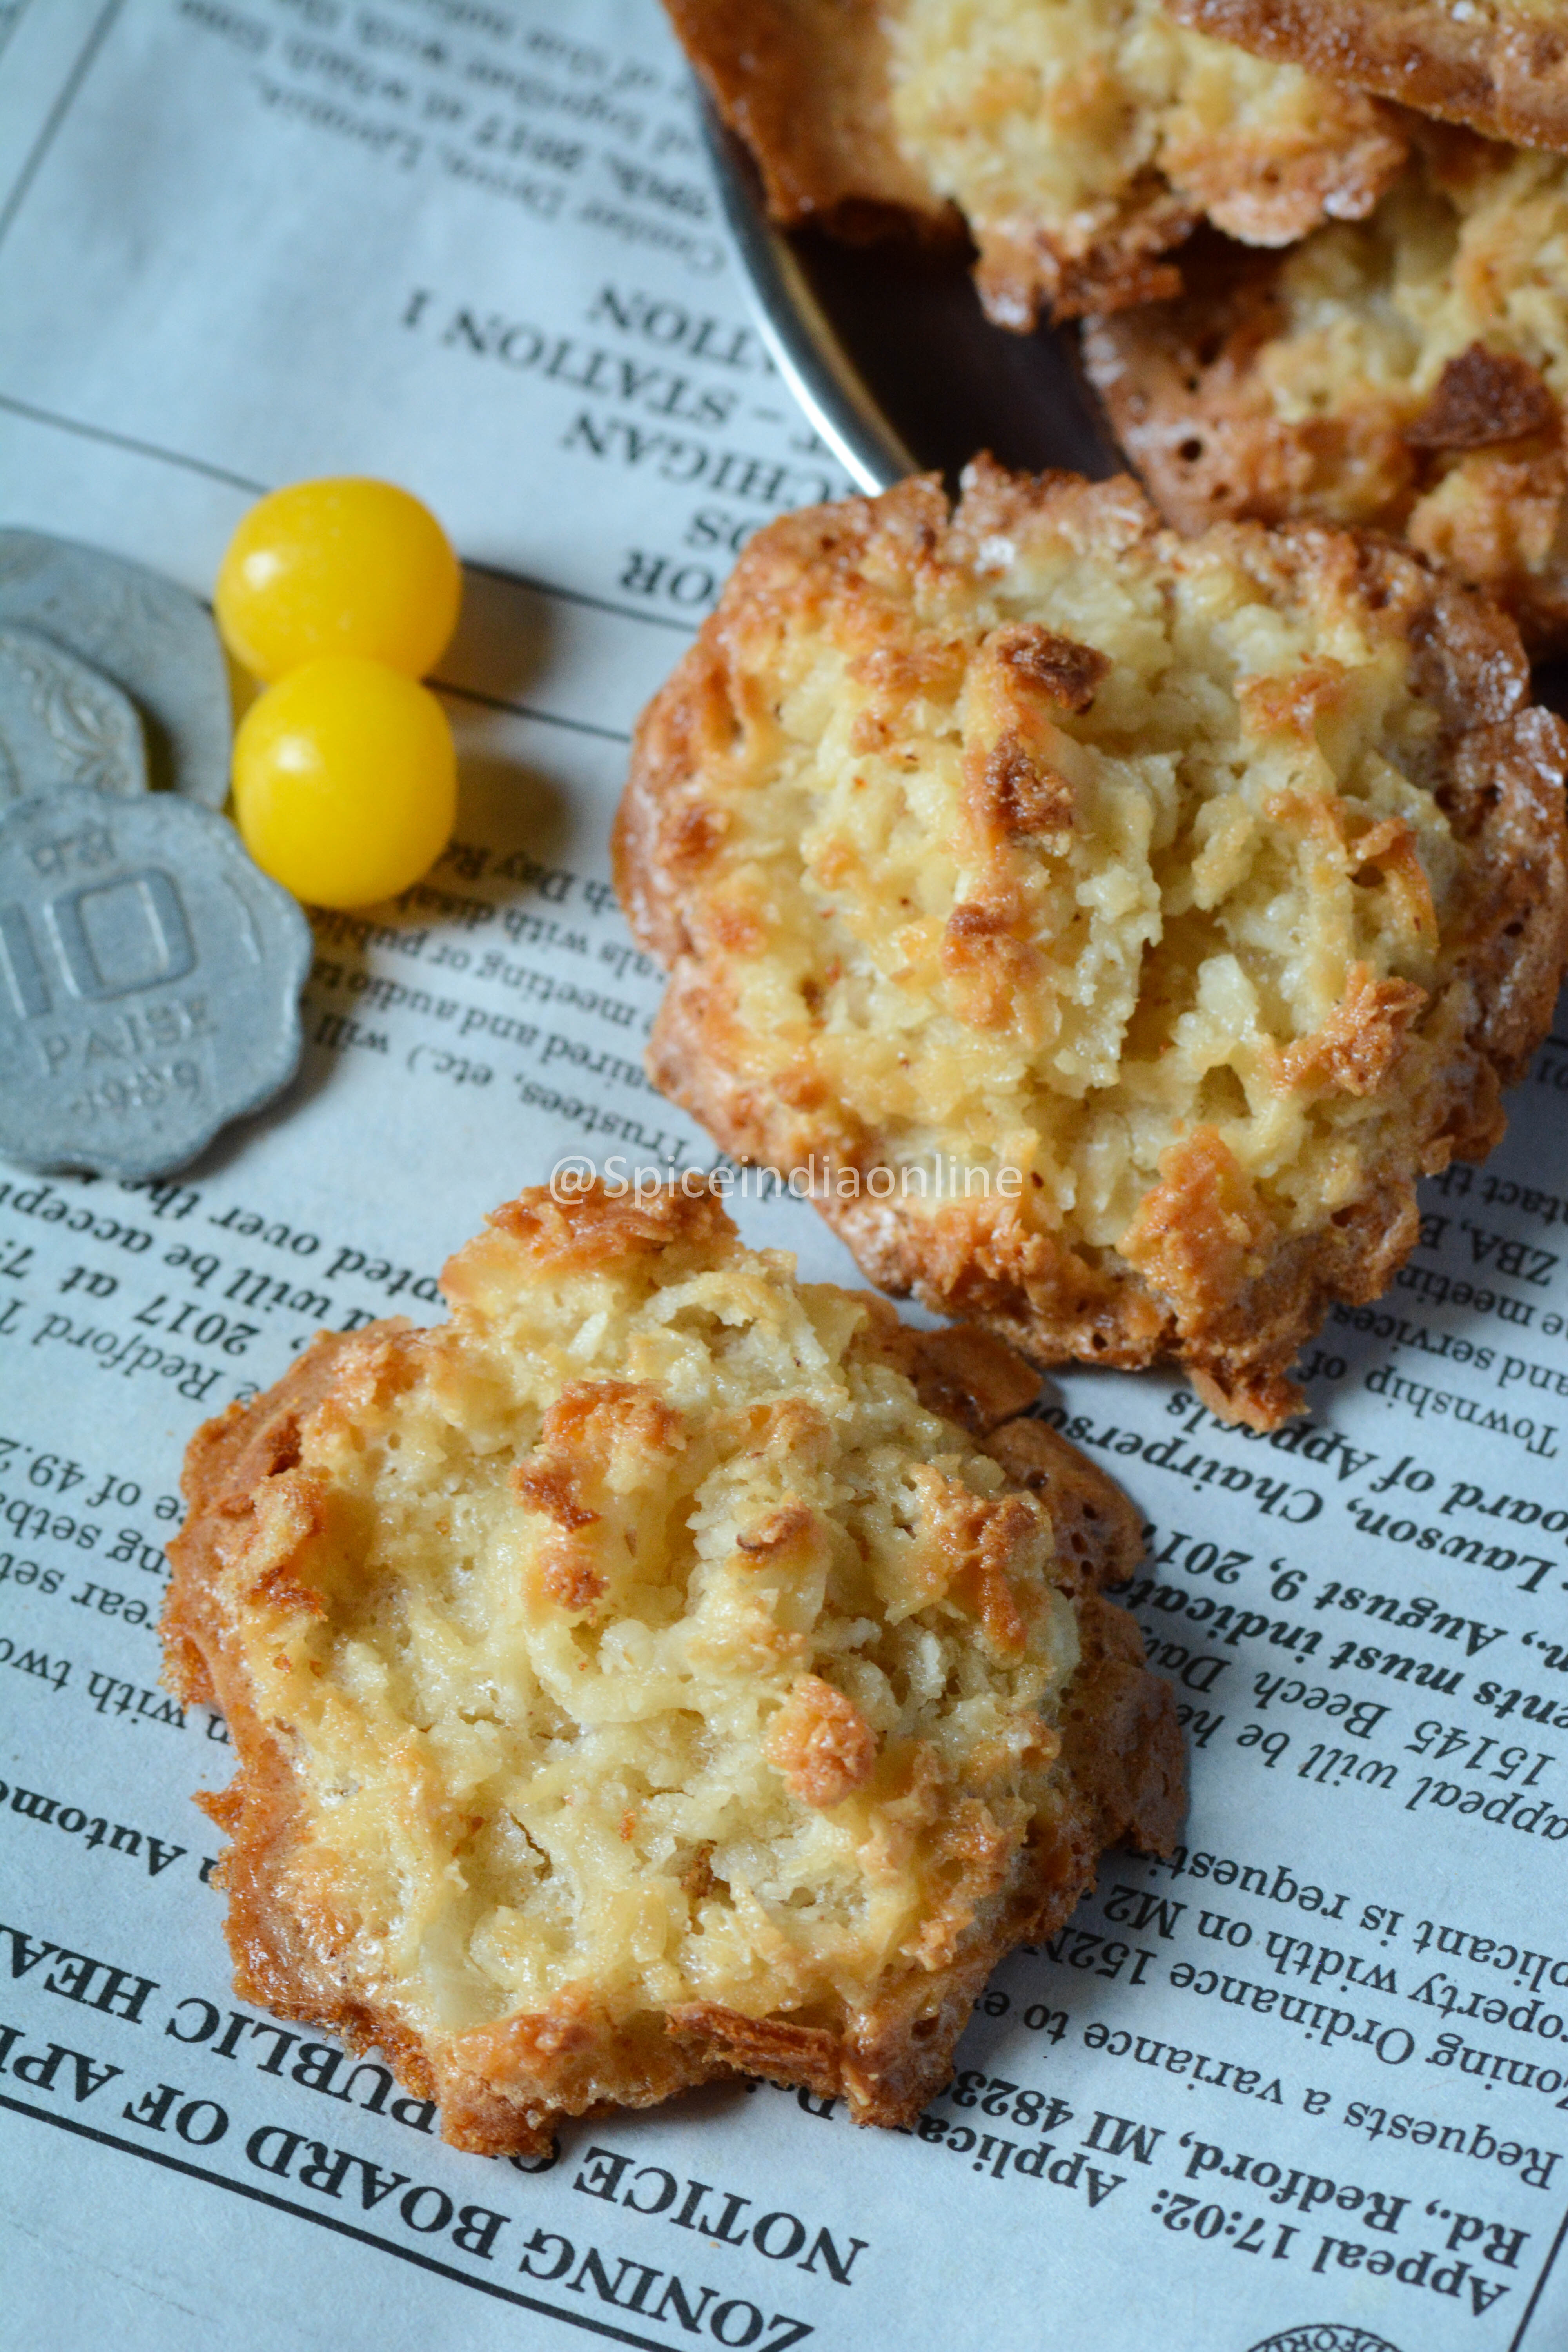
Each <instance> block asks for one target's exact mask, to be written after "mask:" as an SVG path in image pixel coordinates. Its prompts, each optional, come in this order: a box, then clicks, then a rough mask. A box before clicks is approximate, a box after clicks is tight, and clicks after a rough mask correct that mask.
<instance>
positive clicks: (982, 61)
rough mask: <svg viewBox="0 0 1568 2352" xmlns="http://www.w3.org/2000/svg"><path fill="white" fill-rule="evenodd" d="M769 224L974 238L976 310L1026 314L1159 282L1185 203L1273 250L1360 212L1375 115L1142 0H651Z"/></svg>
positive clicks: (1096, 304)
mask: <svg viewBox="0 0 1568 2352" xmlns="http://www.w3.org/2000/svg"><path fill="white" fill-rule="evenodd" d="M666 5H667V6H668V12H669V15H670V16H671V18H672V20H673V22H674V25H675V28H676V31H677V32H678V33H679V36H680V38H681V40H682V41H683V42H684V44H685V46H686V49H687V53H688V55H689V57H690V58H691V60H692V62H693V64H694V65H695V66H696V67H697V68H698V69H699V70H700V73H701V74H702V76H703V79H704V80H705V81H706V82H707V84H708V87H709V89H710V91H711V92H712V94H713V96H714V99H715V100H716V101H717V103H718V105H719V108H720V110H721V112H722V114H723V115H724V117H725V119H726V121H728V122H729V123H730V124H731V127H732V128H733V129H734V130H735V131H738V132H739V133H740V135H741V137H742V139H743V140H744V141H745V142H746V143H747V145H748V146H749V147H750V149H751V151H752V154H753V155H754V156H755V158H756V160H757V163H758V165H759V167H760V169H761V171H762V174H763V183H764V185H765V187H766V191H767V197H768V204H769V208H770V210H771V211H772V213H773V216H774V218H775V219H777V220H780V221H783V222H785V223H790V224H795V223H799V222H802V221H809V220H816V221H820V222H822V223H823V224H825V225H826V226H828V227H830V228H836V229H838V230H839V231H841V232H843V233H846V234H847V235H850V236H866V235H868V234H875V233H877V232H878V231H879V229H884V228H886V227H888V226H890V225H895V224H902V225H905V226H912V227H914V228H915V229H916V230H917V231H918V232H919V233H920V234H921V235H924V236H943V235H945V236H952V235H955V234H956V233H957V232H958V229H959V226H960V221H961V218H962V220H963V221H964V222H966V223H967V225H968V227H969V229H970V231H971V233H972V235H973V238H974V242H975V243H976V245H977V246H978V247H979V248H980V258H979V262H978V265H977V270H976V276H977V280H978V284H979V288H980V293H981V297H982V299H983V300H984V304H985V307H986V310H988V312H989V313H990V315H991V317H992V318H993V319H994V320H996V321H997V322H998V324H1000V325H1002V326H1005V327H1018V328H1029V327H1032V326H1033V325H1034V323H1035V320H1036V317H1037V313H1039V312H1040V311H1042V310H1043V311H1045V312H1047V314H1050V315H1054V316H1056V317H1058V318H1068V317H1076V316H1077V315H1078V314H1079V313H1080V312H1082V311H1085V310H1115V309H1118V308H1120V307H1121V306H1122V305H1123V304H1126V303H1132V302H1145V301H1150V300H1152V299H1156V298H1157V297H1159V296H1161V295H1165V294H1171V293H1173V292H1174V291H1175V290H1176V289H1177V287H1178V285H1179V283H1180V280H1179V277H1178V274H1177V272H1176V270H1175V269H1174V268H1173V266H1172V264H1171V263H1170V261H1169V260H1168V259H1166V258H1165V257H1166V256H1167V255H1168V253H1169V252H1170V250H1171V248H1172V247H1175V246H1177V245H1179V244H1180V243H1181V242H1182V240H1183V239H1184V237H1185V236H1187V234H1188V232H1189V231H1190V230H1191V228H1192V227H1193V226H1194V222H1196V221H1198V220H1201V219H1203V218H1205V217H1206V218H1208V219H1210V220H1212V221H1215V222H1217V223H1218V224H1219V225H1220V226H1222V227H1223V228H1225V229H1226V230H1227V231H1228V232H1229V233H1230V234H1231V235H1232V236H1237V237H1240V238H1243V239H1244V240H1246V241H1247V242H1248V243H1255V244H1259V245H1266V246H1277V245H1285V244H1288V243H1289V241H1290V240H1291V239H1292V238H1294V237H1299V236H1304V235H1305V234H1306V232H1307V231H1308V230H1309V229H1310V228H1312V227H1314V226H1316V225H1317V224H1318V223H1319V222H1320V221H1321V220H1324V219H1327V218H1339V219H1346V218H1355V217H1359V216H1360V215H1362V214H1363V213H1365V212H1367V211H1368V210H1370V208H1371V206H1372V205H1373V204H1374V203H1375V202H1376V200H1377V197H1378V195H1379V194H1380V193H1381V192H1382V190H1383V189H1384V187H1386V186H1387V184H1388V183H1389V181H1390V180H1391V179H1392V178H1393V177H1394V174H1395V173H1397V171H1398V169H1399V166H1400V163H1401V161H1402V159H1403V156H1404V152H1405V149H1404V140H1403V135H1402V133H1401V131H1400V130H1399V127H1398V125H1397V122H1396V121H1395V119H1394V116H1393V114H1392V113H1391V112H1390V111H1389V110H1387V109H1386V108H1384V107H1381V106H1379V105H1378V103H1377V102H1376V101H1375V100H1370V99H1368V98H1366V97H1365V96H1363V94H1362V93H1361V92H1360V91H1358V90H1352V89H1338V88H1334V87H1331V85H1330V84H1328V83H1325V82H1323V81H1321V80H1319V79H1316V78H1315V77H1314V76H1312V75H1310V74H1306V73H1303V72H1301V71H1300V69H1299V68H1296V67H1280V66H1273V65H1265V64H1261V63H1260V62H1259V61H1258V58H1254V57H1251V56H1249V55H1248V54H1247V51H1246V50H1245V49H1240V48H1237V47H1233V46H1232V45H1230V44H1229V43H1226V42H1219V41H1211V40H1208V39H1205V37H1203V36H1202V35H1201V34H1194V33H1191V32H1188V31H1185V30H1184V29H1183V28H1182V27H1181V26H1178V25H1176V24H1175V23H1174V22H1173V20H1172V19H1171V18H1170V17H1169V16H1166V15H1165V14H1164V13H1163V10H1162V8H1161V7H1160V5H1159V0H1110V5H1107V0H1055V5H1049V6H1043V5H1040V0H900V4H899V5H892V6H887V5H877V0H745V5H741V6H735V5H731V0H666Z"/></svg>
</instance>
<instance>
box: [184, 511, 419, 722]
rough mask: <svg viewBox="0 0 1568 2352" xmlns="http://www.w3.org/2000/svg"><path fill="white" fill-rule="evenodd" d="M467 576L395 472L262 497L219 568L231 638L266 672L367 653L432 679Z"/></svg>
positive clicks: (280, 673)
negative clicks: (387, 477)
mask: <svg viewBox="0 0 1568 2352" xmlns="http://www.w3.org/2000/svg"><path fill="white" fill-rule="evenodd" d="M461 596H462V575H461V573H460V572H459V571H458V559H457V557H456V556H455V555H454V554H453V552H452V546H451V541H449V540H448V539H447V534H446V532H445V531H444V530H442V528H441V526H440V524H439V523H438V522H437V520H436V518H435V516H434V515H433V514H432V513H431V511H430V509H429V508H428V507H426V506H422V505H421V504H420V502H419V500H418V499H416V498H414V497H412V496H411V495H410V493H409V492H408V491H407V490H400V489H398V488H397V487H396V485H395V483H392V482H374V481H368V480H363V479H360V478H356V477H354V476H352V475H349V476H344V477H343V478H342V479H339V480H329V481H321V482H295V483H294V484H293V485H292V486H291V487H290V488H288V489H284V490H274V491H273V492H272V494H271V496H270V498H265V499H261V500H260V501H259V503H258V505H256V506H253V507H252V508H251V509H250V512H249V513H248V514H247V516H246V518H245V520H244V521H243V522H242V523H241V524H240V526H239V529H238V530H237V531H236V532H235V534H234V537H233V538H232V539H231V540H230V541H229V543H228V548H227V551H226V554H225V556H224V559H223V562H222V564H221V566H220V567H219V571H218V575H217V588H216V593H215V595H214V597H213V607H214V610H215V612H216V615H217V625H218V628H219V631H220V632H221V634H222V636H223V640H224V643H225V644H226V646H228V648H229V650H230V652H231V653H232V654H233V655H234V656H235V657H236V659H237V660H238V661H241V662H243V663H244V665H245V667H246V668H247V669H248V670H251V671H253V672H254V673H255V675H256V676H257V677H266V678H276V677H286V676H287V675H288V673H289V671H290V670H291V669H298V668H299V667H300V663H301V662H308V661H314V660H315V659H316V658H317V657H318V656H320V655H322V654H363V655H364V656H366V657H367V658H368V659H369V660H371V661H381V662H385V663H386V664H387V665H388V666H389V667H391V668H393V669H399V670H402V671H403V672H404V674H405V676H406V677H424V675H425V673H426V670H428V669H431V668H433V667H434V666H435V664H436V663H437V661H438V660H439V659H440V657H441V655H442V653H443V652H444V651H445V649H446V646H447V642H448V640H449V639H450V637H451V635H452V632H453V630H454V629H455V628H456V627H457V625H458V603H459V601H460V600H461Z"/></svg>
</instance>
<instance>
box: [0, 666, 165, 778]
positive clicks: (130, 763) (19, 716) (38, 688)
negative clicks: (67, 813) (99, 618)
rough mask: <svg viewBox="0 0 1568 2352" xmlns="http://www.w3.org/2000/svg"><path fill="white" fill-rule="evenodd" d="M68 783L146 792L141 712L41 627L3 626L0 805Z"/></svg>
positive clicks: (0, 683) (0, 711)
mask: <svg viewBox="0 0 1568 2352" xmlns="http://www.w3.org/2000/svg"><path fill="white" fill-rule="evenodd" d="M61 784H87V785H89V786H90V787H91V789H92V790H93V791H94V792H99V793H144V792H145V791H146V789H147V752H146V747H145V745H144V744H143V742H142V721H141V720H140V719H138V718H137V716H136V707H135V705H134V703H132V700H131V698H130V697H129V696H128V695H124V694H121V691H120V688H118V687H117V686H115V685H113V684H112V683H111V681H110V679H108V678H107V677H104V676H103V675H102V673H101V672H100V671H99V670H96V669H90V668H89V667H88V665H87V663H86V662H84V661H79V660H78V659H77V656H75V654H68V653H67V651H66V649H65V647H64V646H57V645H56V644H54V642H53V641H52V640H51V639H50V638H48V637H44V636H40V635H38V632H37V630H36V629H14V628H4V627H0V801H7V800H13V801H19V800H26V799H28V798H30V796H31V795H32V794H33V793H50V792H54V791H55V790H56V789H57V788H58V786H59V785H61Z"/></svg>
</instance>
